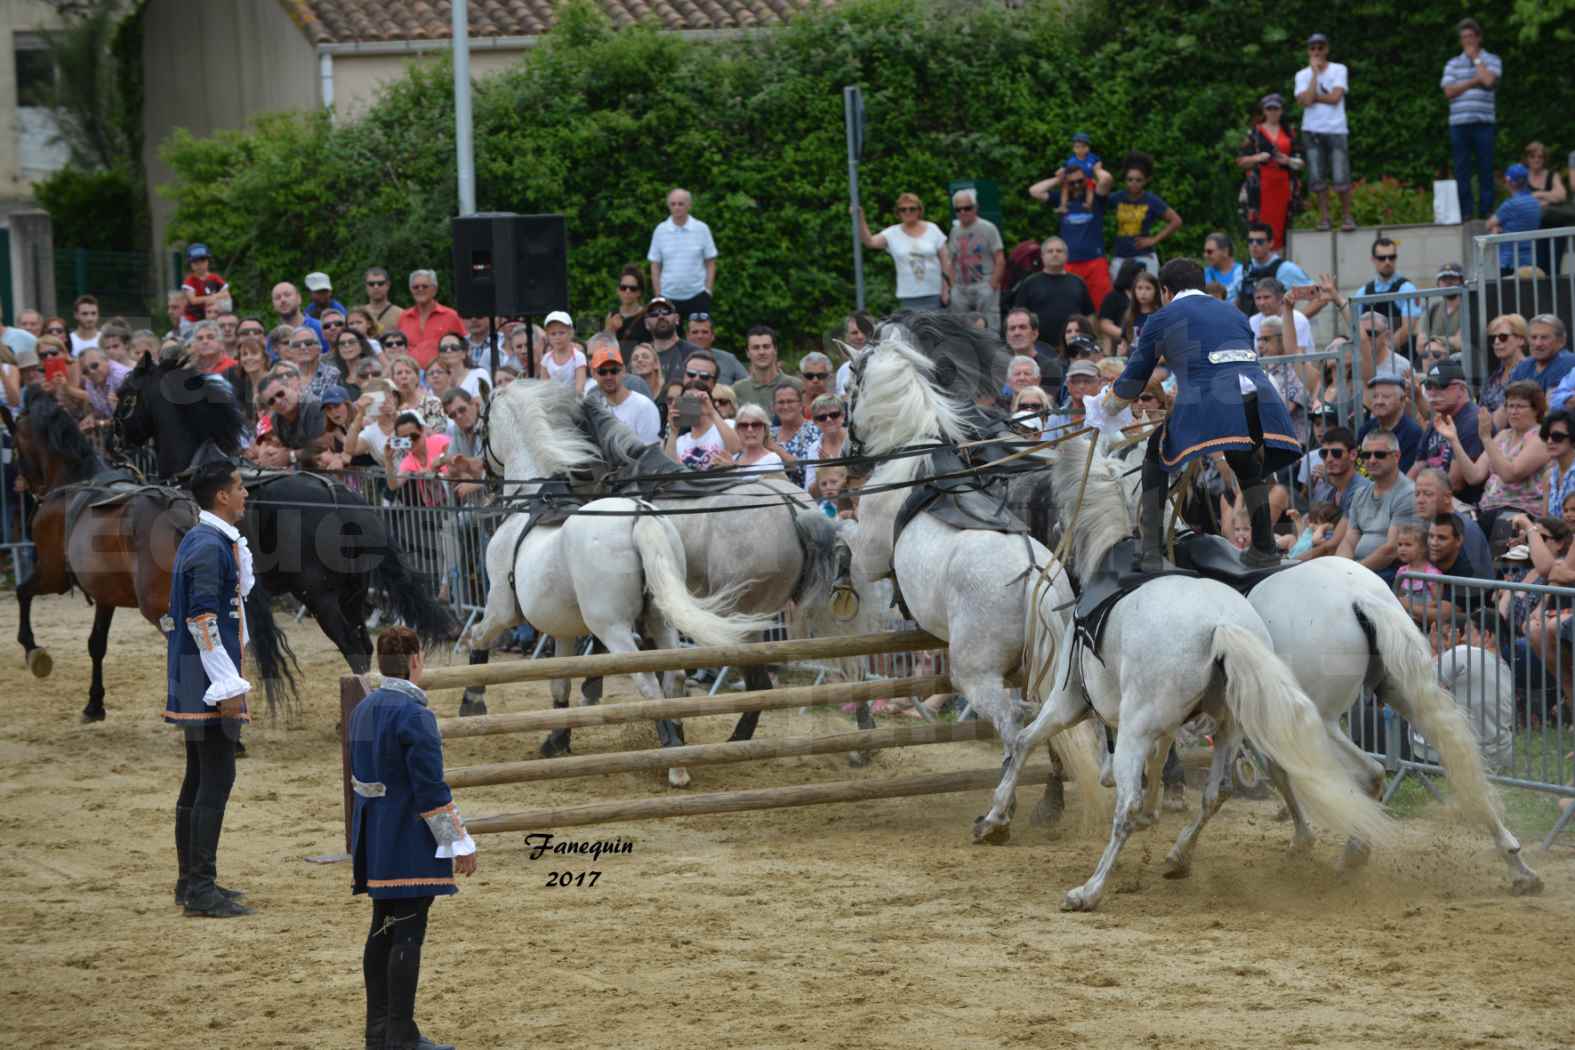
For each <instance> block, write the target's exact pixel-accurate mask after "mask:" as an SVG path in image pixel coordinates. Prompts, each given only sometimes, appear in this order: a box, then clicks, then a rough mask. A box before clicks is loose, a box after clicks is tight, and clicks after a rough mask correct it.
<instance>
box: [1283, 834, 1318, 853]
mask: <svg viewBox="0 0 1575 1050" xmlns="http://www.w3.org/2000/svg"><path fill="white" fill-rule="evenodd" d="M1312 848H1313V840H1312V839H1310V838H1294V839H1291V844H1290V845H1289V846H1287V847H1286V848H1285V855H1286V856H1288V857H1305V856H1307V854H1309V853H1311V852H1312Z"/></svg>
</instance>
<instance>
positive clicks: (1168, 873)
mask: <svg viewBox="0 0 1575 1050" xmlns="http://www.w3.org/2000/svg"><path fill="white" fill-rule="evenodd" d="M1163 874H1164V876H1165V878H1167V879H1184V878H1187V877H1188V876H1189V875H1191V874H1192V862H1191V861H1185V860H1182V859H1181V858H1179V857H1166V858H1165V870H1164V872H1163Z"/></svg>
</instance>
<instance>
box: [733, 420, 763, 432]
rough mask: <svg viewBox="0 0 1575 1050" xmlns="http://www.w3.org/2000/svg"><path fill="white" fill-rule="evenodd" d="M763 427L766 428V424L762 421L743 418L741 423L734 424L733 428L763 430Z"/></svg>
mask: <svg viewBox="0 0 1575 1050" xmlns="http://www.w3.org/2000/svg"><path fill="white" fill-rule="evenodd" d="M765 428H766V425H765V424H764V423H760V422H750V421H749V420H747V419H746V420H744V421H743V422H742V423H737V424H734V429H735V430H764V429H765Z"/></svg>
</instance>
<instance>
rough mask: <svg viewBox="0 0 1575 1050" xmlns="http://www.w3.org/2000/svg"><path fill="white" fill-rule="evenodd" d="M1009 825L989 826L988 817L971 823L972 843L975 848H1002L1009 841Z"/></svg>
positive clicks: (1010, 827)
mask: <svg viewBox="0 0 1575 1050" xmlns="http://www.w3.org/2000/svg"><path fill="white" fill-rule="evenodd" d="M1011 838H1012V826H1011V825H1010V824H991V823H989V818H988V817H979V818H978V819H976V820H975V821H974V822H973V842H974V845H976V846H1004V845H1006V844H1007V843H1008V842H1010V841H1011Z"/></svg>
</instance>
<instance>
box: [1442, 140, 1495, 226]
mask: <svg viewBox="0 0 1575 1050" xmlns="http://www.w3.org/2000/svg"><path fill="white" fill-rule="evenodd" d="M1497 130H1498V125H1497V124H1486V123H1476V124H1451V125H1449V148H1450V150H1451V151H1452V152H1453V153H1454V157H1455V192H1457V193H1458V194H1459V195H1460V218H1461V219H1462V220H1467V219H1470V218H1471V217H1472V211H1471V174H1472V172H1473V170H1474V171H1475V172H1476V176H1477V200H1478V201H1479V202H1480V203H1481V207H1480V208H1478V209H1477V211H1476V218H1479V219H1485V218H1487V217H1488V216H1489V215H1492V214H1493V196H1494V187H1493V138H1494V134H1495V132H1496V131H1497Z"/></svg>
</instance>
